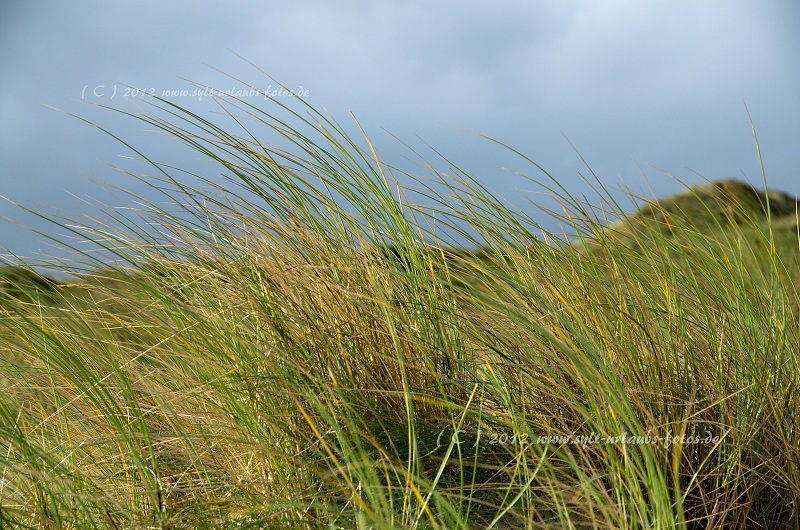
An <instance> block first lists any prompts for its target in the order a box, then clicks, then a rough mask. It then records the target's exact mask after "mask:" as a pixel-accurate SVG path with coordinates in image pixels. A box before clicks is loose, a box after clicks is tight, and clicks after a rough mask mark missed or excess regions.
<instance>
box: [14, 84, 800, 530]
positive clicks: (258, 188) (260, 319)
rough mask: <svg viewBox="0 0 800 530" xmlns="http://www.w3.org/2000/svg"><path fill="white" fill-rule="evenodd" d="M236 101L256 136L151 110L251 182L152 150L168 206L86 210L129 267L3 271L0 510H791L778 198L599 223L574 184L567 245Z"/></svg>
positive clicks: (289, 521) (235, 517)
mask: <svg viewBox="0 0 800 530" xmlns="http://www.w3.org/2000/svg"><path fill="white" fill-rule="evenodd" d="M273 104H274V105H276V106H278V107H279V104H278V103H276V102H273ZM301 105H302V103H301ZM222 108H223V109H226V112H228V113H229V116H231V117H234V116H236V117H237V118H236V120H237V122H238V123H240V124H245V123H246V124H247V128H244V125H243V126H242V129H241V130H240V131H239V132H238V133H234V132H233V131H231V130H223V129H222V128H220V127H218V126H216V125H214V124H212V123H211V122H209V121H206V119H205V118H201V117H199V116H196V115H194V114H191V113H189V112H188V111H184V110H183V109H181V108H179V107H177V106H175V105H174V104H172V103H170V102H168V101H163V100H158V99H155V100H154V101H153V107H152V109H151V110H152V113H148V114H136V113H133V112H131V113H130V115H131V116H132V117H133V118H135V119H140V120H143V121H144V122H146V123H147V124H148V125H149V126H152V127H154V128H156V129H158V130H161V131H163V132H166V133H168V135H170V136H173V137H175V138H178V139H180V140H181V141H183V142H185V143H186V144H188V145H189V146H190V147H191V148H192V149H194V150H196V151H197V152H198V153H200V154H203V155H204V156H207V157H210V159H211V160H214V161H215V162H217V163H218V164H219V165H220V166H221V168H222V170H223V171H224V173H225V175H226V176H228V177H229V178H230V181H229V182H228V184H226V185H225V186H222V185H220V184H218V183H215V181H213V180H211V179H199V180H198V179H195V180H194V184H191V183H189V181H190V180H191V179H189V178H188V177H187V178H186V179H185V180H179V179H177V178H175V177H174V175H179V174H180V172H179V171H176V170H174V169H172V168H170V167H169V166H166V165H163V164H158V163H155V162H153V163H152V164H153V170H154V172H155V173H156V175H155V176H154V177H152V178H151V179H149V180H146V181H147V182H149V183H150V185H151V186H153V187H154V188H155V190H157V191H160V192H161V193H163V195H164V197H165V199H166V200H165V201H163V202H155V201H154V202H149V203H146V202H143V203H142V204H143V206H142V207H141V209H140V210H138V211H137V212H134V213H132V214H131V217H129V218H126V217H123V216H122V215H121V214H120V213H115V214H114V216H113V221H114V222H113V223H111V222H110V223H109V224H108V225H107V227H106V228H104V229H101V228H102V227H98V226H95V227H94V228H93V229H90V228H85V229H83V230H79V229H77V228H76V229H75V230H76V232H79V233H81V234H83V236H85V235H86V234H87V233H88V234H89V235H90V236H91V237H92V239H93V240H94V241H95V242H96V244H98V245H100V246H101V247H103V248H104V249H105V250H106V253H107V254H109V255H113V256H115V258H116V261H117V263H121V264H124V265H119V266H117V267H115V268H110V267H109V268H101V267H100V266H99V265H98V264H97V263H95V262H93V261H92V260H93V258H92V257H91V255H89V254H86V255H85V259H84V261H83V262H81V263H79V264H77V265H75V266H74V267H73V268H69V269H68V270H62V271H61V272H65V273H71V274H72V280H70V281H69V282H65V284H64V285H51V284H48V283H47V282H46V281H45V282H43V281H42V280H41V279H39V278H38V277H37V276H35V275H31V274H28V273H25V272H24V271H23V269H14V274H11V273H8V274H5V276H4V277H7V278H8V279H7V280H6V281H5V282H6V283H4V284H3V287H4V289H3V292H4V293H5V297H4V298H3V301H2V305H1V306H0V307H2V313H0V327H1V328H2V329H1V330H0V332H1V333H2V335H1V336H2V343H1V344H0V374H1V375H0V383H1V384H2V392H1V393H0V415H2V419H0V462H2V471H1V472H0V518H1V519H0V520H1V521H2V523H1V524H2V526H4V527H25V526H26V525H27V526H29V527H38V528H95V527H97V528H228V527H229V528H276V527H302V528H365V529H366V528H486V527H494V528H585V527H591V528H722V527H728V528H750V527H754V528H776V527H781V526H785V527H796V526H797V525H798V524H800V515H798V513H797V511H796V510H795V507H796V502H797V501H798V500H800V486H799V485H800V476H798V469H800V452H799V450H800V445H799V444H798V437H797V426H796V425H795V417H796V411H797V410H798V405H800V403H798V401H799V398H798V392H797V385H798V383H799V382H800V364H799V362H798V361H799V358H798V351H800V341H799V340H798V324H797V323H798V322H800V320H799V319H798V303H797V302H798V296H797V292H796V287H795V286H796V280H797V270H798V262H797V256H798V247H797V246H798V239H797V233H796V227H797V224H796V219H794V218H793V215H792V213H791V212H790V211H789V210H790V209H788V207H787V208H784V209H781V210H774V209H772V210H770V212H771V213H774V215H770V216H766V215H764V207H762V206H760V205H759V204H758V197H760V196H759V195H757V194H756V195H749V192H747V191H745V192H742V191H741V189H739V188H738V187H737V186H736V185H733V184H729V188H730V190H729V193H727V194H725V193H723V194H722V195H719V194H716V195H715V193H714V192H713V190H714V189H715V188H701V189H699V190H694V191H692V190H690V191H689V192H687V194H686V195H685V197H694V198H695V199H696V200H695V201H688V202H681V203H674V204H673V203H653V204H652V205H651V206H650V207H649V210H643V211H642V212H640V213H639V214H637V215H634V216H628V217H626V216H625V215H624V214H623V212H622V211H621V209H619V208H618V207H617V209H616V210H615V209H613V208H612V211H611V212H608V208H606V209H605V210H606V215H608V214H609V213H610V214H611V216H612V217H617V218H619V219H621V222H620V223H618V224H615V225H613V226H612V227H611V228H604V226H603V225H601V224H600V223H599V222H597V221H596V220H595V219H596V216H597V210H595V209H593V208H591V207H588V206H585V205H582V203H581V202H580V201H578V200H577V199H575V198H574V197H572V196H570V195H569V194H568V193H566V192H565V191H563V190H561V191H559V192H558V193H557V197H558V198H559V199H560V201H561V203H562V204H563V205H564V206H565V213H564V214H553V215H554V217H555V218H556V220H558V221H559V222H561V223H562V224H563V225H564V226H568V227H571V229H572V230H573V231H574V232H575V234H577V235H575V236H573V239H575V240H578V242H577V244H570V243H568V241H567V235H566V234H556V233H548V232H546V231H544V230H543V229H542V228H541V227H539V226H537V225H534V224H532V223H531V222H530V220H529V219H528V218H527V217H525V216H524V215H522V214H521V213H519V212H515V211H512V210H511V209H510V208H509V207H507V206H506V205H505V204H504V203H503V202H502V201H500V200H499V199H497V198H496V197H494V196H493V195H492V194H491V192H490V191H489V190H487V189H486V188H484V187H482V186H481V185H480V184H479V182H478V181H477V180H476V179H474V178H472V177H471V176H470V175H469V174H467V173H466V172H464V171H461V170H460V169H459V168H458V167H456V166H454V165H452V164H450V163H449V162H447V161H442V162H443V163H444V165H445V166H447V170H446V173H445V172H444V171H438V170H436V169H434V165H431V166H428V169H429V170H430V174H429V175H428V177H426V178H425V179H423V178H421V177H414V176H403V178H402V179H395V175H396V174H397V170H394V169H392V168H391V167H389V166H388V165H387V164H386V163H385V162H384V161H383V160H382V159H381V158H380V155H379V154H378V151H377V149H376V148H374V147H373V146H372V145H371V144H370V143H369V141H368V140H367V139H366V137H364V138H360V139H358V140H356V139H354V138H353V137H351V136H349V135H348V134H347V133H346V132H345V131H344V129H342V128H341V127H339V126H338V125H337V124H336V123H335V122H333V121H331V120H330V119H329V118H328V117H326V116H325V115H322V114H320V113H317V112H316V111H315V110H314V109H312V108H305V109H303V113H299V112H291V109H290V108H288V107H287V108H283V109H282V112H285V113H287V112H288V114H286V115H287V116H288V117H287V118H283V119H281V118H279V117H277V115H276V114H268V113H266V112H265V111H264V110H262V109H259V108H256V107H253V106H251V105H249V104H247V103H246V102H244V101H237V100H233V101H228V102H223V106H222ZM116 110H120V109H116ZM277 110H281V109H277ZM120 111H121V112H126V113H128V111H126V110H120ZM245 120H246V121H245ZM261 126H266V129H267V130H269V131H271V133H270V134H272V135H273V136H275V137H282V142H283V143H282V145H284V148H277V147H273V146H271V145H268V144H266V143H264V141H263V140H260V139H261V138H262V136H260V135H258V134H256V133H255V132H253V134H251V133H250V132H248V130H254V128H256V127H261ZM287 145H288V146H291V148H290V149H287V148H286V147H285V146H287ZM142 156H144V155H142ZM399 180H401V181H403V182H411V183H412V187H413V190H411V189H409V188H404V186H402V185H401V184H400V183H399ZM540 182H541V183H542V184H543V185H544V186H546V187H548V188H550V189H553V190H559V188H558V186H557V184H556V183H555V181H554V180H552V179H550V177H549V176H548V175H547V174H546V173H543V174H542V176H541V179H540ZM709 190H711V191H709ZM737 190H738V191H737ZM742 193H744V195H742ZM412 196H413V197H417V198H424V199H425V203H426V204H424V205H423V204H417V203H416V202H415V201H413V200H411V199H410V197H412ZM606 199H607V201H608V202H609V203H611V204H613V201H612V200H611V197H610V196H609V197H607V198H606ZM754 200H755V202H753V201H754ZM776 200H777V199H773V201H772V202H773V205H772V206H773V207H774V206H775V203H776ZM781 204H782V205H783V206H781V208H783V207H784V206H786V205H785V204H784V203H781ZM773 210H774V212H773ZM687 212H688V214H687ZM684 214H687V215H684ZM701 219H703V220H704V221H703V222H698V221H699V220H701ZM73 226H74V224H73ZM112 226H113V227H115V228H114V229H111V227H112ZM152 227H157V229H156V230H154V229H153V228H152ZM792 230H794V231H792ZM445 233H449V234H459V237H460V240H461V241H462V242H463V245H464V248H456V247H454V246H453V245H451V244H448V243H447V240H446V239H444V237H445V235H444V234H445ZM465 248H472V249H477V250H474V251H468V250H465ZM9 270H10V269H9Z"/></svg>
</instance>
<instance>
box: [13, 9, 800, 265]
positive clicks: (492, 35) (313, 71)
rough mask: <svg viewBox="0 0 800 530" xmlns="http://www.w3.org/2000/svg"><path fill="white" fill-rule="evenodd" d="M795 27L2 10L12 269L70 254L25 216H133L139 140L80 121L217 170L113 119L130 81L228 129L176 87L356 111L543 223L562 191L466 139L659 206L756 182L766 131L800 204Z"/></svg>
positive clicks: (129, 98) (337, 12) (699, 20)
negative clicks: (99, 211)
mask: <svg viewBox="0 0 800 530" xmlns="http://www.w3.org/2000/svg"><path fill="white" fill-rule="evenodd" d="M798 27H800V3H798V2H796V1H794V0H784V1H779V0H762V1H758V2H756V1H752V0H751V1H748V0H724V1H723V0H719V1H715V0H703V1H697V0H669V1H662V0H652V1H648V2H642V1H633V0H591V1H589V0H564V1H560V2H550V1H540V0H533V1H530V0H527V1H500V2H478V1H426V2H422V1H407V2H399V1H376V2H369V3H367V2H355V1H341V2H322V1H307V0H299V1H293V2H271V1H258V2H256V1H230V2H208V1H201V0H194V1H183V0H175V1H171V2H159V1H147V0H142V1H137V2H109V1H107V0H103V1H96V0H82V1H80V2H77V1H73V2H65V1H58V2H57V1H43V0H42V1H31V2H10V1H5V2H0V118H2V121H0V123H1V124H2V125H0V196H2V197H4V198H5V200H4V199H0V256H2V255H6V256H9V255H12V254H13V255H17V256H24V257H28V258H34V259H37V260H42V259H45V260H46V259H47V257H48V256H55V257H59V256H62V255H63V253H64V251H63V249H59V248H56V247H54V246H53V244H52V242H51V241H49V240H48V239H47V237H46V236H50V237H54V238H56V239H60V238H63V237H64V234H65V233H66V232H65V231H64V230H63V229H61V228H59V226H58V225H56V224H52V223H47V222H44V221H43V220H42V219H40V218H38V217H37V216H36V215H33V214H30V213H27V212H26V211H25V209H24V208H27V209H31V210H34V211H36V212H41V213H43V214H44V215H45V216H47V217H50V218H56V217H58V216H62V217H64V218H66V219H79V218H80V217H81V216H86V215H94V214H95V213H94V212H96V205H97V204H98V203H101V204H104V205H106V206H107V207H109V208H114V207H116V206H120V205H125V204H128V202H126V201H130V198H129V197H125V196H124V195H123V196H121V195H120V194H118V193H111V192H109V191H108V190H109V189H112V190H113V187H114V186H118V187H120V188H123V189H127V190H130V191H133V192H136V193H142V194H144V195H145V196H147V193H149V192H148V191H147V189H146V187H145V186H144V185H143V184H141V183H140V182H138V181H137V180H135V179H133V178H132V177H130V176H129V175H126V174H125V173H124V172H121V171H119V170H118V169H116V168H120V167H121V168H123V169H131V167H133V166H129V165H127V164H131V163H132V162H131V161H130V159H129V158H125V157H126V156H130V155H131V151H130V150H129V149H128V148H126V147H125V146H124V145H122V144H121V143H120V142H118V141H116V140H114V139H113V138H111V137H110V136H109V135H107V134H105V133H103V132H102V131H100V130H99V129H98V128H97V127H93V126H91V125H89V124H87V123H85V122H83V121H81V120H80V119H77V118H75V117H73V116H70V115H69V114H75V115H77V116H80V117H81V118H85V119H87V120H89V121H91V122H93V123H95V124H97V125H98V126H100V127H103V128H105V129H107V130H108V131H110V132H112V133H113V134H115V135H117V136H119V137H120V138H122V139H124V140H125V141H127V142H129V143H131V145H134V146H135V147H136V148H137V149H139V150H140V151H142V152H143V153H145V154H147V155H148V156H152V157H154V158H157V159H159V160H160V161H163V162H167V163H174V164H175V165H177V166H180V167H181V168H185V169H188V170H194V171H198V172H200V173H203V174H206V173H205V172H207V174H208V176H210V177H213V178H216V176H215V175H218V174H219V173H220V171H219V170H215V169H213V168H210V167H209V165H208V164H207V163H203V162H202V161H200V160H198V159H197V156H196V155H195V156H191V155H188V154H187V153H182V152H179V151H178V150H176V149H175V147H174V144H170V143H169V142H166V141H165V139H164V138H163V136H159V135H155V134H152V133H148V132H147V130H146V129H147V127H145V126H144V125H143V124H142V123H141V122H138V121H136V120H134V119H132V118H130V117H126V116H124V115H122V114H120V113H118V112H113V111H110V110H107V109H103V108H100V107H99V106H98V105H99V104H103V105H112V106H124V107H128V106H131V105H133V106H135V105H138V104H139V103H140V102H139V101H138V100H141V97H137V95H136V93H135V92H133V91H130V90H128V91H127V92H126V89H125V87H126V86H127V87H138V88H141V89H144V90H146V91H148V92H149V93H155V94H156V95H165V94H166V95H167V97H168V99H171V100H172V101H174V102H175V103H177V104H180V105H182V106H186V107H188V108H190V109H191V110H193V111H195V112H197V113H198V114H199V115H201V116H203V117H214V116H215V115H218V111H219V108H218V107H217V106H216V105H215V103H214V102H213V100H212V99H211V98H202V99H201V98H199V97H192V96H190V95H184V94H181V93H180V92H179V91H180V90H184V91H191V90H192V89H194V85H192V84H191V82H194V83H199V84H200V85H203V86H205V85H208V86H211V87H217V88H219V89H220V90H227V89H247V88H248V85H249V86H254V87H257V88H258V89H259V90H268V89H276V88H277V86H278V85H277V82H276V81H273V80H272V79H275V80H277V81H279V82H280V83H282V84H283V85H285V86H286V87H288V88H291V89H292V90H294V91H297V92H300V91H302V92H303V94H304V97H305V98H306V100H307V101H308V102H309V103H311V104H312V105H314V106H315V107H317V108H319V109H324V110H325V111H327V112H328V113H330V115H331V116H332V117H334V118H335V119H336V120H337V121H339V122H342V123H345V124H349V125H348V127H352V126H353V123H354V122H353V120H354V117H355V118H356V119H357V120H358V122H359V123H360V124H361V126H362V127H363V128H364V129H365V131H366V132H367V134H368V135H369V137H370V139H371V140H372V142H373V143H375V145H376V146H377V148H378V149H379V151H380V152H381V153H382V155H383V156H384V158H386V159H387V160H388V161H389V162H392V163H395V162H397V163H398V164H399V165H401V164H402V161H403V160H405V157H407V156H408V148H407V147H406V146H404V145H403V144H404V143H407V144H410V145H411V147H413V148H414V149H420V150H422V151H425V149H426V147H425V146H426V145H430V146H432V147H433V148H435V149H436V150H437V151H440V152H441V153H442V154H444V155H445V156H447V157H448V158H450V159H452V160H453V161H455V162H457V163H458V164H459V165H460V166H461V167H463V168H465V169H466V170H468V171H469V172H470V173H471V174H473V175H475V176H476V177H477V178H478V179H479V180H480V181H481V182H483V183H484V184H485V185H486V186H487V187H488V188H489V189H491V190H492V191H494V192H496V193H497V194H498V195H500V196H502V197H504V198H506V199H507V200H509V202H511V203H512V204H514V205H516V206H518V207H520V208H522V209H525V208H530V209H531V210H534V208H533V207H532V206H530V205H529V204H528V202H527V201H528V200H533V201H534V202H536V203H538V202H539V200H545V201H546V199H543V198H540V197H539V196H537V195H536V194H535V193H532V190H533V189H534V188H533V187H532V184H531V183H530V182H529V181H527V180H525V179H523V178H521V177H519V176H518V175H517V174H516V172H517V171H519V172H521V173H524V174H526V175H528V176H531V177H533V178H537V176H538V175H537V173H536V170H535V169H534V168H533V167H531V166H530V165H529V164H526V163H525V162H523V161H522V160H521V159H520V158H518V157H513V156H511V155H510V153H509V152H508V151H506V150H503V149H501V148H499V147H498V146H497V145H496V144H493V143H492V142H489V141H487V140H485V139H481V138H480V137H478V136H476V135H474V134H471V133H470V132H469V131H477V132H479V133H481V134H483V135H486V136H489V137H492V138H494V139H497V140H499V141H502V142H504V143H506V144H508V145H510V146H512V147H513V148H515V149H517V150H519V151H521V152H522V153H524V154H525V155H527V156H528V157H530V158H531V159H533V160H534V161H536V163H538V164H539V165H541V166H542V167H543V168H544V169H546V170H547V171H548V172H549V173H550V174H551V175H553V176H554V177H555V178H556V179H558V181H559V182H560V183H561V184H563V185H564V187H565V188H566V189H567V190H569V191H570V192H571V193H574V194H576V195H583V194H587V195H591V187H590V186H589V184H587V183H586V182H585V181H584V178H583V177H585V176H587V175H588V170H587V168H586V166H585V165H584V162H583V160H585V161H586V163H587V164H588V165H589V166H590V167H591V169H592V171H593V172H594V174H595V175H596V176H597V179H598V180H599V181H600V183H601V184H602V185H604V186H607V187H609V188H611V189H618V188H621V187H628V188H630V189H632V190H635V191H637V192H640V193H643V194H647V195H649V196H652V195H653V194H655V196H658V197H664V196H667V195H670V194H672V193H675V192H678V191H680V190H681V189H682V188H683V184H682V182H683V183H686V184H695V183H700V182H703V181H704V180H705V179H709V180H718V179H723V178H738V179H742V180H749V181H751V182H753V183H755V184H757V185H758V186H759V187H761V182H762V175H761V168H760V165H759V157H758V152H757V150H756V142H755V140H754V136H753V130H752V129H751V122H750V118H752V123H753V125H754V126H755V130H756V133H757V135H758V140H759V145H760V148H761V152H762V155H763V161H764V168H765V170H766V175H767V182H768V184H769V186H770V188H772V189H775V190H781V191H786V192H789V193H791V194H793V195H796V194H800V178H799V177H800V172H798V168H799V167H800V32H798V31H797V28H798ZM251 63H252V64H251ZM253 65H255V66H253ZM262 71H263V72H266V73H267V74H269V76H271V77H272V79H271V78H270V77H267V76H265V75H264V73H262ZM223 73H224V74H228V75H229V76H231V77H227V76H226V75H223ZM232 78H234V79H235V80H234V79H232ZM238 80H242V82H240V81H238ZM169 94H174V95H173V96H169ZM279 97H282V96H276V98H279ZM248 102H250V100H248ZM252 103H253V104H258V105H264V106H265V108H269V107H268V105H270V104H271V103H272V102H270V101H266V100H264V98H259V97H257V96H252ZM56 109H59V110H56ZM748 111H749V116H750V117H748ZM427 152H428V153H430V151H427ZM426 158H427V156H426ZM582 159H583V160H582ZM136 167H137V168H140V167H139V166H136ZM614 193H616V192H614ZM17 205H20V206H22V207H24V208H20V206H17ZM31 229H33V230H31ZM36 231H38V232H41V234H37V233H36Z"/></svg>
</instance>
